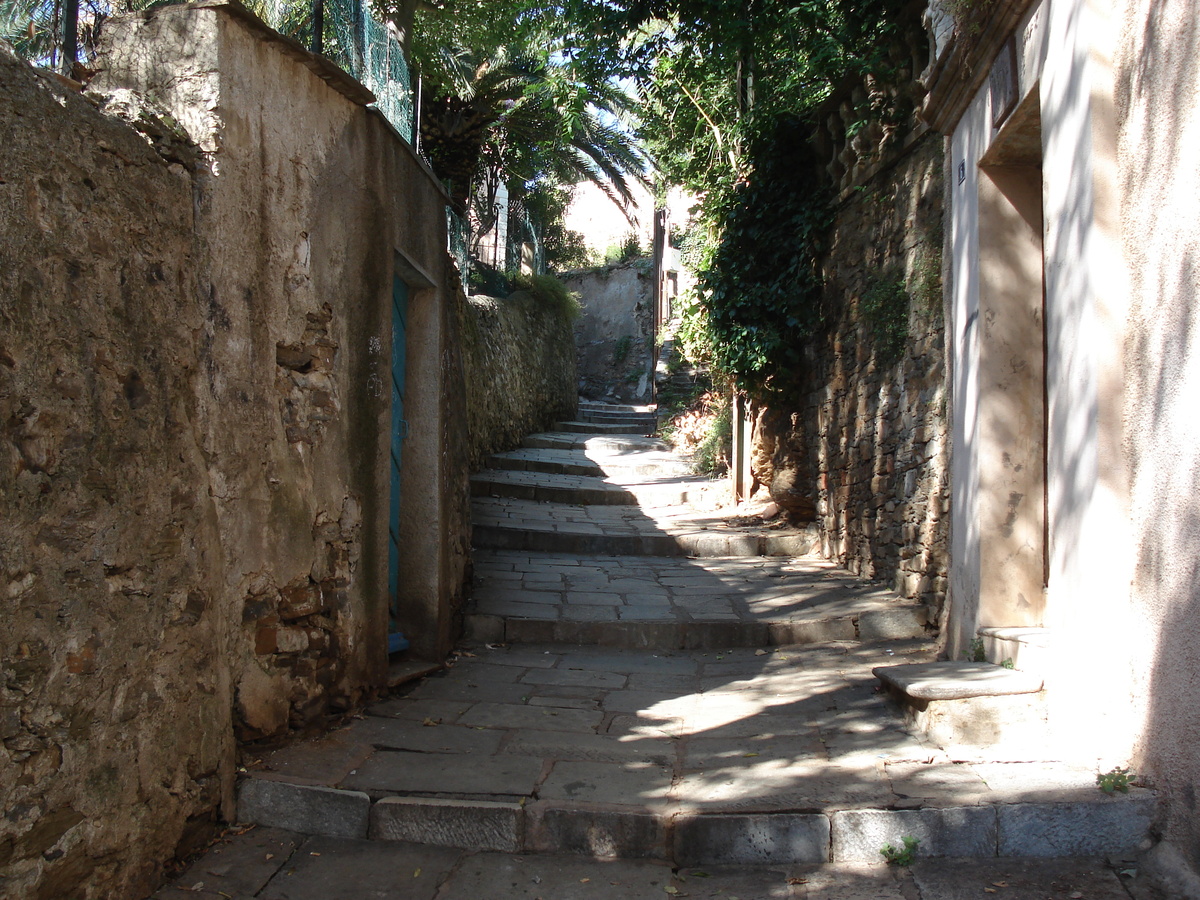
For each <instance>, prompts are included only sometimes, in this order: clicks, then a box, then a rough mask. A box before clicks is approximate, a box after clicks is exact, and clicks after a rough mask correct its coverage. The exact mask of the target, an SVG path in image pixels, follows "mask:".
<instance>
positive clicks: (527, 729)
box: [238, 563, 1154, 865]
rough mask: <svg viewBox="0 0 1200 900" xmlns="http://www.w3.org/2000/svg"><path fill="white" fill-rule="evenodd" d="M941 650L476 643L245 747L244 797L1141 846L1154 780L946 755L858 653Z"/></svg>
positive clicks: (448, 818) (263, 820)
mask: <svg viewBox="0 0 1200 900" xmlns="http://www.w3.org/2000/svg"><path fill="white" fill-rule="evenodd" d="M731 565H732V563H731ZM531 574H532V573H531ZM935 653H936V648H935V647H934V646H933V645H932V644H931V643H930V642H928V641H909V642H898V643H885V642H867V643H853V642H830V643H825V644H822V645H818V646H812V647H787V648H779V649H776V650H774V651H763V650H762V649H761V648H760V649H757V650H752V649H737V648H724V649H720V650H694V651H674V652H647V651H645V650H620V649H612V648H600V647H575V646H571V645H566V644H555V643H550V644H537V645H522V646H501V645H484V644H476V645H472V646H471V648H470V650H469V652H464V653H462V654H460V655H459V657H458V658H457V660H456V661H455V662H454V664H453V665H452V666H450V667H449V668H447V669H445V670H444V671H443V672H442V673H439V675H438V676H437V677H430V678H426V679H425V680H423V681H422V682H421V683H419V684H417V685H415V686H411V687H409V688H407V689H406V692H405V693H402V694H400V695H397V696H393V697H391V698H389V699H386V700H383V701H381V702H377V703H375V704H374V705H373V706H371V707H369V708H368V710H367V711H366V712H367V714H366V715H365V716H362V717H359V718H357V719H354V720H352V721H350V722H349V723H348V724H347V725H346V726H345V727H343V728H341V729H340V730H338V731H335V732H333V733H331V734H329V735H326V736H324V737H322V738H321V739H319V740H315V741H310V742H303V743H298V744H295V745H293V746H290V747H286V748H283V749H280V750H276V751H271V752H268V753H265V754H262V755H261V756H259V757H258V760H257V762H256V763H255V764H253V765H252V767H251V770H250V772H249V773H248V777H247V778H245V779H244V780H243V781H242V784H241V789H240V793H239V810H238V813H239V815H238V818H239V819H240V820H242V821H247V822H255V823H258V824H260V825H267V826H274V827H278V828H287V829H289V830H292V831H298V832H302V833H305V834H327V835H334V836H338V837H346V838H360V839H361V838H373V839H380V840H410V841H418V842H422V843H425V844H433V845H439V846H448V847H469V848H487V849H493V850H497V851H503V852H508V853H567V854H581V855H588V856H609V857H616V858H629V857H637V858H646V857H649V858H657V859H663V860H667V861H671V862H673V863H676V864H680V865H708V864H721V863H739V862H748V861H758V862H785V863H792V862H795V863H800V862H826V861H830V860H832V861H864V862H878V861H879V849H880V848H881V847H882V846H883V845H884V844H886V843H891V844H893V845H896V846H899V845H900V844H901V841H902V839H903V838H904V837H905V836H910V837H916V838H918V839H919V840H920V841H921V844H920V856H921V857H923V858H928V857H942V856H974V857H989V856H990V857H997V856H999V857H1047V856H1088V855H1104V854H1110V853H1112V854H1122V853H1127V852H1130V851H1132V850H1134V849H1136V848H1137V847H1138V846H1139V844H1140V843H1141V842H1142V841H1143V840H1144V839H1145V838H1146V835H1147V833H1148V829H1149V827H1150V821H1151V817H1152V814H1153V810H1154V795H1153V793H1152V792H1150V791H1147V790H1145V789H1142V788H1140V787H1134V788H1133V789H1132V790H1131V791H1130V793H1129V794H1117V795H1113V796H1109V795H1106V794H1104V793H1102V792H1101V791H1099V790H1098V789H1097V787H1096V784H1095V774H1094V772H1093V771H1092V770H1091V769H1090V768H1087V767H1080V766H1072V765H1068V764H1064V763H1056V762H1038V763H1003V762H1000V763H997V762H981V763H973V764H961V765H960V764H955V763H953V762H951V761H949V760H948V759H946V758H945V757H944V756H939V755H938V754H937V753H936V751H935V750H934V749H933V748H931V746H930V745H929V744H928V743H927V742H925V741H922V740H920V739H918V738H916V737H914V736H912V735H910V734H908V733H906V732H905V731H904V730H903V729H902V728H901V727H900V726H899V723H898V722H894V721H892V720H891V718H890V717H889V712H888V710H889V706H888V703H887V700H886V698H884V697H883V696H881V695H880V694H878V693H876V692H875V691H874V688H873V686H874V682H875V680H874V678H872V677H871V670H872V668H873V667H876V666H877V664H878V663H880V662H882V661H884V660H887V659H896V660H900V661H904V662H906V663H909V664H912V663H914V662H916V661H919V660H928V659H930V658H931V657H932V656H933V655H934V654H935Z"/></svg>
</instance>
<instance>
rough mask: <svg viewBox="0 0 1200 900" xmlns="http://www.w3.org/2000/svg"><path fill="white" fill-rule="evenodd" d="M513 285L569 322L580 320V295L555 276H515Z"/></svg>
mask: <svg viewBox="0 0 1200 900" xmlns="http://www.w3.org/2000/svg"><path fill="white" fill-rule="evenodd" d="M512 283H513V286H514V287H515V288H516V289H517V290H521V291H528V292H529V293H530V294H532V295H533V296H534V297H535V298H536V299H537V300H538V301H539V302H541V303H542V304H544V305H545V306H546V307H548V308H550V309H553V310H554V311H555V312H557V313H558V314H559V315H561V316H563V317H564V318H566V319H567V320H568V321H571V320H573V319H576V318H578V317H579V314H580V312H582V311H583V307H582V305H581V304H580V302H579V295H578V294H576V293H574V292H573V291H571V290H569V289H568V288H567V286H566V285H565V284H564V283H563V282H562V281H560V280H559V279H558V278H555V277H554V276H553V275H515V276H513V279H512Z"/></svg>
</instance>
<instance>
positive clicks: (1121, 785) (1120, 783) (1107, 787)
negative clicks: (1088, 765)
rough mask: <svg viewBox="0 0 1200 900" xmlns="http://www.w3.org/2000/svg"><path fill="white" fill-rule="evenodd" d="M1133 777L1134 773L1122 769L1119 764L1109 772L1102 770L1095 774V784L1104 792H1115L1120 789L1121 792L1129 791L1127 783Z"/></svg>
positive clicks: (1126, 792)
mask: <svg viewBox="0 0 1200 900" xmlns="http://www.w3.org/2000/svg"><path fill="white" fill-rule="evenodd" d="M1133 779H1134V774H1133V772H1131V771H1130V770H1129V769H1122V768H1121V767H1120V766H1118V767H1117V768H1115V769H1113V770H1112V771H1111V772H1103V773H1101V774H1099V775H1097V776H1096V786H1097V787H1098V788H1100V790H1102V791H1104V793H1106V794H1115V793H1117V792H1118V791H1120V792H1121V793H1122V794H1128V793H1129V785H1130V783H1131V782H1132V781H1133Z"/></svg>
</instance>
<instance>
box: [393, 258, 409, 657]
mask: <svg viewBox="0 0 1200 900" xmlns="http://www.w3.org/2000/svg"><path fill="white" fill-rule="evenodd" d="M407 326H408V285H407V284H405V283H404V281H402V280H401V279H400V278H399V277H396V278H393V279H392V441H391V444H392V448H391V457H392V465H391V485H390V488H391V502H390V507H389V513H388V598H389V603H390V605H391V616H390V621H389V625H388V653H396V652H398V651H400V650H407V649H408V640H407V639H406V638H405V637H404V635H403V634H401V633H400V628H399V625H398V624H397V619H398V618H399V609H398V607H397V600H396V593H397V590H398V589H399V586H400V459H401V453H402V451H403V449H404V439H405V437H407V436H408V422H407V421H406V420H405V418H404V363H405V347H406V341H405V332H406V330H407Z"/></svg>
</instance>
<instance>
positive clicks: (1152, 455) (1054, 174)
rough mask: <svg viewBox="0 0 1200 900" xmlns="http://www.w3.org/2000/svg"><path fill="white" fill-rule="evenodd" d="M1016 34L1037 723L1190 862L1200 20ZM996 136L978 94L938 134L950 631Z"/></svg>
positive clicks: (1199, 528) (973, 455)
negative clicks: (1028, 159)
mask: <svg viewBox="0 0 1200 900" xmlns="http://www.w3.org/2000/svg"><path fill="white" fill-rule="evenodd" d="M1017 39H1018V44H1019V46H1018V53H1019V59H1020V60H1021V90H1022V93H1024V94H1031V93H1032V94H1034V95H1037V96H1040V100H1039V103H1040V115H1041V122H1042V154H1043V188H1042V191H1043V193H1042V202H1043V207H1044V212H1045V222H1044V231H1043V234H1044V240H1045V289H1046V329H1047V334H1046V346H1047V355H1046V372H1047V386H1046V395H1047V401H1048V408H1047V412H1048V417H1049V418H1048V441H1047V473H1048V484H1047V487H1048V512H1049V529H1048V533H1049V539H1050V541H1049V582H1048V591H1047V606H1046V624H1047V625H1048V626H1050V628H1051V635H1052V641H1053V648H1054V649H1053V654H1052V663H1051V665H1050V666H1049V668H1048V671H1047V673H1046V674H1047V686H1048V688H1049V699H1050V704H1051V706H1050V709H1051V722H1052V725H1053V726H1054V729H1055V733H1056V735H1057V738H1058V742H1059V743H1058V747H1057V749H1058V750H1059V751H1060V752H1061V753H1063V754H1065V755H1067V756H1068V757H1071V758H1074V759H1077V760H1080V761H1085V762H1089V763H1091V764H1094V765H1096V766H1097V767H1098V768H1100V769H1107V768H1109V767H1111V766H1112V765H1115V764H1125V763H1129V764H1131V765H1132V766H1133V767H1134V768H1135V770H1136V771H1138V772H1139V773H1140V775H1141V777H1142V779H1143V783H1146V784H1149V785H1151V786H1153V787H1155V788H1156V789H1157V790H1158V791H1159V795H1160V799H1161V804H1160V815H1159V822H1158V829H1159V831H1158V834H1159V835H1160V836H1162V837H1164V838H1166V840H1167V842H1168V843H1169V844H1171V845H1174V846H1175V847H1176V848H1178V849H1179V851H1180V855H1181V858H1182V859H1184V860H1186V861H1187V862H1189V863H1190V864H1191V865H1192V866H1193V867H1195V866H1197V865H1198V864H1200V826H1198V825H1197V821H1198V819H1197V815H1196V812H1197V792H1198V790H1200V751H1198V750H1197V747H1200V714H1197V713H1196V712H1195V703H1194V702H1193V694H1194V688H1195V673H1196V672H1197V671H1200V651H1198V650H1197V649H1196V646H1195V641H1194V640H1193V636H1194V633H1195V631H1196V628H1197V625H1198V624H1200V618H1198V612H1200V589H1198V588H1197V585H1198V584H1200V581H1198V578H1197V576H1198V575H1200V570H1198V567H1197V564H1196V559H1197V557H1198V553H1200V508H1198V506H1197V501H1196V497H1197V496H1200V450H1198V449H1197V448H1198V447H1200V426H1198V425H1197V421H1198V420H1197V417H1196V415H1195V409H1196V405H1195V397H1196V396H1197V395H1198V392H1200V362H1197V360H1200V337H1198V336H1197V329H1196V327H1195V322H1196V308H1197V299H1198V297H1197V292H1198V290H1200V287H1198V286H1200V228H1198V227H1197V218H1198V216H1197V210H1196V205H1195V198H1196V197H1197V196H1200V174H1198V170H1197V168H1196V166H1195V163H1194V155H1195V154H1194V147H1195V144H1196V141H1195V140H1194V139H1193V138H1195V137H1197V136H1200V63H1198V62H1197V60H1198V59H1200V26H1198V25H1197V20H1196V16H1195V10H1194V9H1193V8H1192V4H1189V3H1187V2H1184V0H1166V2H1157V0H1155V2H1150V0H1127V2H1122V3H1117V4H1113V3H1109V2H1104V0H1056V2H1052V3H1043V4H1041V5H1040V6H1035V7H1034V8H1033V9H1032V10H1031V13H1030V15H1028V16H1027V17H1026V19H1025V21H1023V22H1022V23H1021V25H1020V27H1019V28H1018V31H1017ZM994 139H995V131H994V129H993V128H992V127H991V124H990V110H989V108H988V97H987V91H986V90H984V91H982V92H981V93H980V94H979V95H978V96H977V97H976V98H975V100H974V101H973V102H972V104H971V105H970V107H969V108H968V109H967V111H966V113H965V115H964V116H963V118H962V120H961V121H960V122H959V123H958V125H957V127H956V128H955V131H954V134H953V135H952V138H951V140H950V142H949V146H950V150H951V154H952V159H951V166H952V170H954V169H956V168H957V166H958V164H959V162H960V161H961V162H964V163H965V168H964V183H963V184H956V186H955V187H954V189H953V194H952V207H951V213H950V222H951V225H950V229H951V234H952V272H953V278H952V293H951V296H950V304H951V309H952V315H951V322H950V323H949V334H950V339H951V343H952V348H953V351H954V363H955V380H954V398H953V399H954V406H953V408H954V414H955V421H956V429H955V447H956V451H955V459H954V485H955V488H954V490H955V493H954V500H955V507H954V523H953V537H952V558H951V590H952V601H953V612H952V617H951V626H952V628H951V630H952V633H953V635H954V638H955V640H956V641H957V644H956V643H955V642H954V641H952V644H951V647H952V648H954V647H955V646H962V645H963V643H964V642H965V641H966V640H968V639H969V638H970V636H971V635H973V633H974V629H975V627H976V625H977V624H979V608H978V598H979V596H980V584H979V577H980V571H979V558H980V544H981V542H986V541H987V535H986V534H985V533H982V532H983V529H982V528H981V517H980V510H981V507H982V502H981V499H980V496H979V494H980V491H981V490H982V489H983V487H984V482H983V480H982V479H981V477H980V474H979V468H978V467H979V466H980V465H982V457H981V455H980V444H979V440H978V438H979V435H980V434H981V427H980V416H981V410H982V409H983V407H984V405H985V404H986V402H987V398H986V396H985V385H984V383H983V379H982V376H981V372H980V365H981V362H980V361H981V353H980V347H979V337H978V333H977V325H976V320H977V318H978V314H979V311H980V306H979V297H980V281H981V276H980V266H981V262H980V254H981V252H982V249H983V248H982V246H981V244H980V241H979V215H980V214H981V211H982V210H981V207H980V206H979V204H978V202H977V199H975V198H977V197H978V196H979V192H978V190H977V186H976V179H977V178H978V172H979V170H978V169H977V167H976V165H975V164H976V163H977V162H978V161H979V160H980V159H982V158H983V157H984V156H985V155H986V154H987V152H988V150H989V147H990V146H991V144H992V142H993V140H994ZM1198 883H1200V882H1195V881H1193V882H1192V884H1193V887H1194V886H1195V884H1198ZM1189 896H1190V894H1189Z"/></svg>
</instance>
